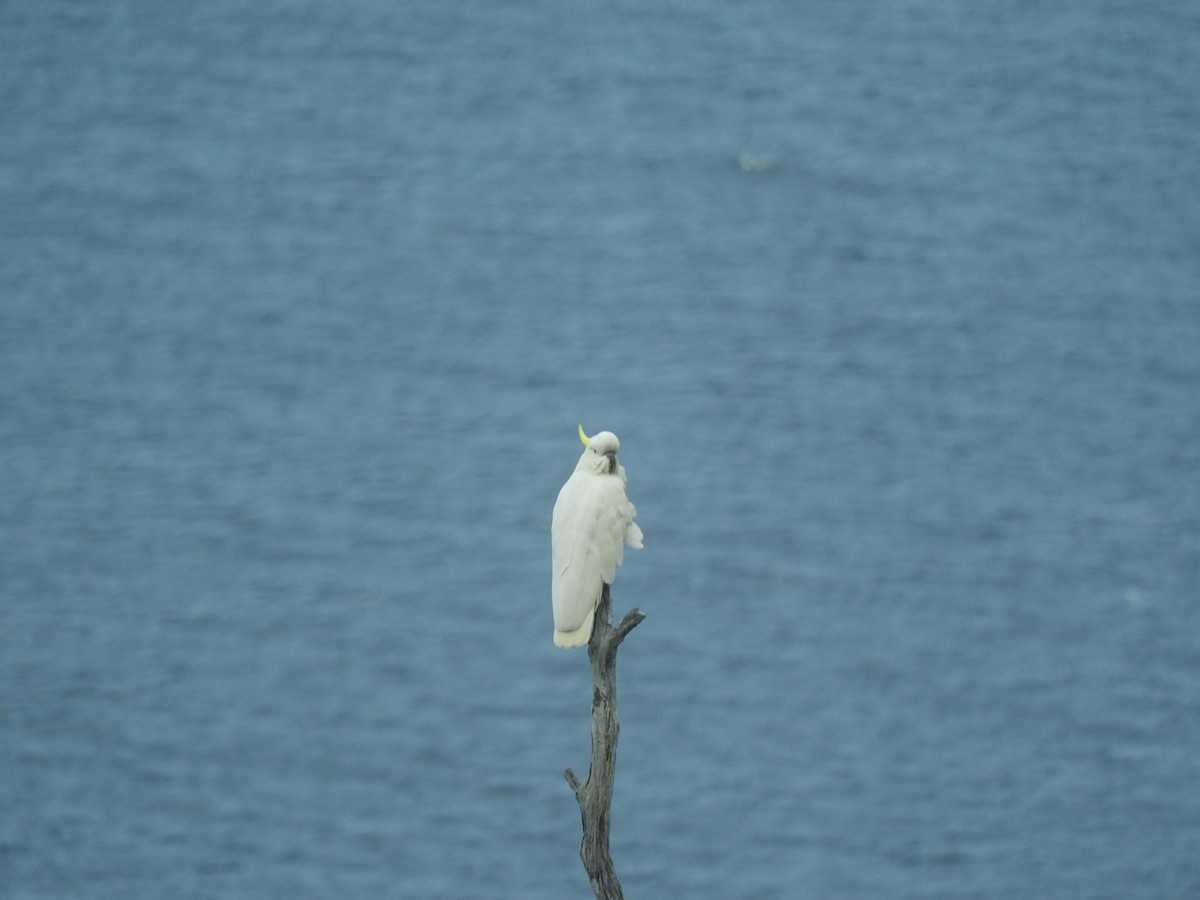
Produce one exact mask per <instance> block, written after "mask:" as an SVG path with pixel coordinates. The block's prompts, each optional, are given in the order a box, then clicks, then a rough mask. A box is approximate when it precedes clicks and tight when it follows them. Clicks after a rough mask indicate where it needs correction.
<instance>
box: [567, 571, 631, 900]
mask: <svg viewBox="0 0 1200 900" xmlns="http://www.w3.org/2000/svg"><path fill="white" fill-rule="evenodd" d="M644 618H646V614H645V613H644V612H642V611H641V610H640V609H632V610H630V611H629V612H627V613H626V614H625V618H623V619H622V620H621V621H620V623H619V624H618V625H617V626H616V627H615V628H614V627H613V624H612V598H611V597H610V595H609V589H608V585H607V584H606V585H604V588H603V590H602V591H601V593H600V603H599V605H598V606H597V607H596V620H595V624H594V625H593V627H592V637H591V640H589V641H588V659H589V660H590V661H591V663H592V762H591V766H590V767H589V768H588V777H587V781H585V782H583V783H582V784H581V783H580V781H579V779H578V778H577V777H576V776H575V773H574V772H572V771H571V770H570V769H567V771H566V773H565V774H566V778H567V784H569V785H570V786H571V790H573V791H574V792H575V800H576V801H577V802H578V803H579V813H580V818H581V819H582V821H583V840H582V841H581V842H580V844H579V858H580V859H581V860H583V868H584V870H585V871H586V872H587V876H588V880H589V881H590V882H591V884H592V891H593V892H594V893H595V895H596V897H597V900H622V898H623V895H622V894H621V883H620V882H619V881H618V880H617V873H616V871H615V870H614V869H613V863H612V857H611V856H610V855H609V852H608V827H609V820H610V818H611V813H612V791H613V779H614V777H615V775H616V769H617V734H618V733H619V732H620V727H619V726H618V724H617V648H618V647H619V646H620V645H621V641H623V640H625V636H626V635H627V634H629V632H631V631H632V630H633V629H634V628H636V627H637V625H638V623H640V622H641V621H642V619H644Z"/></svg>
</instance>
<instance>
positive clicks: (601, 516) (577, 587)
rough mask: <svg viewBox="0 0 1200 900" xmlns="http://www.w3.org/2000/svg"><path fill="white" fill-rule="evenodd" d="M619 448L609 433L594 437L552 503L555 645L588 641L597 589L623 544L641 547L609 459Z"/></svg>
mask: <svg viewBox="0 0 1200 900" xmlns="http://www.w3.org/2000/svg"><path fill="white" fill-rule="evenodd" d="M619 446H620V445H619V442H618V441H617V438H616V435H614V434H612V433H611V432H608V431H602V432H600V433H599V434H597V435H594V436H593V437H592V438H591V440H590V441H589V442H588V446H587V449H586V450H584V451H583V455H582V456H580V458H579V462H578V463H577V464H576V466H575V471H574V472H573V473H572V475H571V477H570V478H568V479H567V483H566V484H564V485H563V487H562V490H561V491H559V494H558V500H557V502H555V504H554V519H553V524H552V525H551V528H550V537H551V545H552V566H553V572H552V577H551V597H552V601H553V607H554V643H555V644H556V645H557V646H559V647H579V646H582V645H583V644H586V643H587V642H588V639H589V638H591V636H592V623H593V620H594V618H595V612H596V605H597V604H598V603H599V602H600V592H601V590H602V589H603V586H604V585H605V584H612V582H613V579H614V578H615V577H616V574H617V566H619V565H620V564H621V559H622V557H623V556H624V554H625V545H626V544H628V545H629V546H630V547H636V548H640V547H641V546H642V530H641V529H640V528H638V526H637V524H636V523H635V522H634V521H633V518H634V516H636V515H637V510H636V509H635V508H634V505H633V504H632V503H630V502H629V495H628V493H627V491H626V487H625V481H626V479H625V469H624V468H622V467H621V466H619V465H617V464H616V462H615V460H616V451H617V449H618V447H619ZM609 454H611V456H610V455H609ZM614 467H615V471H613V469H614Z"/></svg>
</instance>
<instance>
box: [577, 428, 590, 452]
mask: <svg viewBox="0 0 1200 900" xmlns="http://www.w3.org/2000/svg"><path fill="white" fill-rule="evenodd" d="M579 440H580V441H582V442H583V446H585V447H586V446H587V445H588V441H590V440H591V438H590V437H588V436H587V434H585V433H584V430H583V424H582V423H580V425H579Z"/></svg>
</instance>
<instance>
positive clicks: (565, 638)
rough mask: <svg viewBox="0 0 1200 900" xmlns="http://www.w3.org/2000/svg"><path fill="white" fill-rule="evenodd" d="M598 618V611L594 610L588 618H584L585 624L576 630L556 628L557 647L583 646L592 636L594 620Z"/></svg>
mask: <svg viewBox="0 0 1200 900" xmlns="http://www.w3.org/2000/svg"><path fill="white" fill-rule="evenodd" d="M595 618H596V611H595V610H592V611H591V612H590V613H588V614H587V618H586V619H584V620H583V624H582V625H580V626H579V627H578V628H576V629H575V630H574V631H559V630H558V629H557V628H556V629H554V646H555V647H582V646H583V645H584V644H586V643H587V642H588V641H589V640H590V639H591V637H592V622H593V621H594V620H595Z"/></svg>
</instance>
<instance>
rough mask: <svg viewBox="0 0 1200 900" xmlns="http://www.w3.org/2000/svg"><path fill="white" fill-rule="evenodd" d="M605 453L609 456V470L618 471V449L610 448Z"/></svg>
mask: <svg viewBox="0 0 1200 900" xmlns="http://www.w3.org/2000/svg"><path fill="white" fill-rule="evenodd" d="M604 455H605V456H607V457H608V471H609V472H615V471H617V451H616V450H609V451H608V452H607V453H605V454H604Z"/></svg>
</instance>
